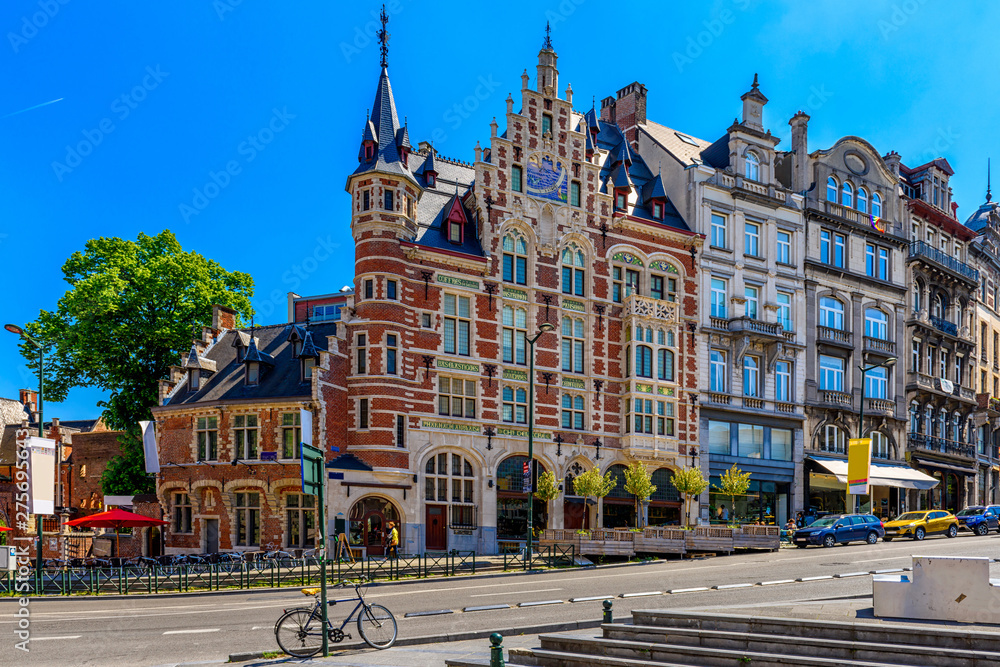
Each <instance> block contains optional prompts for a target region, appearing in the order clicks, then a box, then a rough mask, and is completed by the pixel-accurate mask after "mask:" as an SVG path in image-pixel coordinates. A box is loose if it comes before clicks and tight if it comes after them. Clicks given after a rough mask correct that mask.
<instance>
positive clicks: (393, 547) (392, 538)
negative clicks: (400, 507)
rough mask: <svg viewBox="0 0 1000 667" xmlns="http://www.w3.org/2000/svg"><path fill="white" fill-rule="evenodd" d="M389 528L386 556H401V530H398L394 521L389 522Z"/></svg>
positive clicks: (386, 539)
mask: <svg viewBox="0 0 1000 667" xmlns="http://www.w3.org/2000/svg"><path fill="white" fill-rule="evenodd" d="M387 528H388V529H389V530H388V532H386V538H385V541H386V546H387V547H388V549H387V550H386V556H388V557H389V558H399V531H398V530H396V524H395V523H394V522H392V521H390V522H389V525H388V526H387Z"/></svg>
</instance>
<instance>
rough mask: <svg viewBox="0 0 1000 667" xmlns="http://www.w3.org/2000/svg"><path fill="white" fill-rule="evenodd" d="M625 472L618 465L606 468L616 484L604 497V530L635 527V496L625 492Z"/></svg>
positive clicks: (624, 468) (622, 467)
mask: <svg viewBox="0 0 1000 667" xmlns="http://www.w3.org/2000/svg"><path fill="white" fill-rule="evenodd" d="M625 470H626V467H625V466H623V465H622V464H620V463H616V464H615V465H613V466H611V467H610V468H608V472H610V473H611V474H612V476H613V477H614V479H615V482H616V484H615V487H614V488H613V489H611V493H609V494H608V495H607V496H605V497H604V514H603V516H604V523H603V527H604V528H630V527H632V528H634V527H635V525H636V507H635V496H633V495H632V494H631V493H629V492H628V491H626V490H625Z"/></svg>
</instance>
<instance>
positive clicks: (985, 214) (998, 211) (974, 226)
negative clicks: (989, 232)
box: [965, 201, 1000, 232]
mask: <svg viewBox="0 0 1000 667" xmlns="http://www.w3.org/2000/svg"><path fill="white" fill-rule="evenodd" d="M990 216H992V217H993V219H994V220H997V221H1000V204H998V202H995V201H987V202H986V203H984V204H983V205H982V206H980V207H979V208H978V209H977V210H976V212H975V213H973V214H972V215H971V216H969V219H968V220H966V221H965V226H966V227H968V228H969V229H971V230H972V231H974V232H980V231H982V230H983V229H985V228H986V227H987V226H988V225H989V219H990Z"/></svg>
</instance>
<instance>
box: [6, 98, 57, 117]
mask: <svg viewBox="0 0 1000 667" xmlns="http://www.w3.org/2000/svg"><path fill="white" fill-rule="evenodd" d="M62 101H63V98H61V97H60V98H59V99H58V100H50V101H48V102H42V103H41V104H36V105H35V106H33V107H28V108H27V109H21V110H20V111H14V112H12V113H9V114H7V115H6V116H0V118H7V117H8V116H16V115H17V114H19V113H24V112H25V111H31V110H32V109H37V108H39V107H44V106H47V105H49V104H55V103H56V102H62Z"/></svg>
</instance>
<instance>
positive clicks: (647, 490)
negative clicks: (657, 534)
mask: <svg viewBox="0 0 1000 667" xmlns="http://www.w3.org/2000/svg"><path fill="white" fill-rule="evenodd" d="M625 490H626V491H628V492H629V493H631V494H632V495H633V496H635V527H636V529H641V528H642V527H643V526H644V525H645V523H646V521H645V517H644V516H643V512H642V509H643V506H644V503H647V502H649V497H650V496H651V495H653V494H654V493H656V485H655V484H653V476H652V474H650V472H649V471H648V470H646V466H645V465H644V464H643V463H642V462H641V461H634V462H633V463H632V464H631V465H630V466H629V467H628V468H626V469H625Z"/></svg>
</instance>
